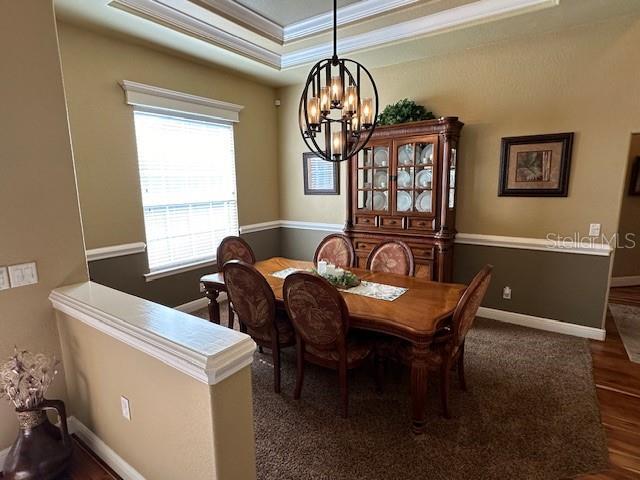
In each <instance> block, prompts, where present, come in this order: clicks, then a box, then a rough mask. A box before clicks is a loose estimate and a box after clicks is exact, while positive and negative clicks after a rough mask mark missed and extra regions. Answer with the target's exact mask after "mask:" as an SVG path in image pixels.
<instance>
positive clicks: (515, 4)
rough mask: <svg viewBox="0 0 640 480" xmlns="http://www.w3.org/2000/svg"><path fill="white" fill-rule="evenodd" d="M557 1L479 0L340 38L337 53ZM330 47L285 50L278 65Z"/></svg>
mask: <svg viewBox="0 0 640 480" xmlns="http://www.w3.org/2000/svg"><path fill="white" fill-rule="evenodd" d="M558 4H559V0H480V1H477V2H474V3H469V4H466V5H462V6H460V7H455V8H451V9H449V10H444V11H441V12H437V13H433V14H431V15H427V16H424V17H420V18H416V19H414V20H408V21H406V22H401V23H396V24H394V25H389V26H388V27H383V28H379V29H376V30H371V31H368V32H365V33H361V34H358V35H352V36H350V37H344V38H341V39H340V42H339V44H338V50H339V52H338V53H340V54H348V53H353V52H356V51H359V50H365V49H369V48H373V47H379V46H382V45H386V44H389V43H393V42H399V41H403V40H411V39H415V38H417V37H420V36H424V35H429V34H435V33H440V32H443V31H446V30H451V29H454V28H460V27H463V26H466V25H471V24H478V23H483V22H488V21H491V20H498V19H500V18H504V17H507V16H512V15H517V14H522V13H526V12H530V11H532V10H537V9H541V8H546V7H554V6H557V5H558ZM332 50H333V44H332V43H331V42H324V43H322V44H319V45H316V46H314V47H309V48H305V49H300V50H297V51H293V52H290V53H286V54H284V55H283V56H282V58H281V67H282V69H285V68H291V67H297V66H300V65H304V64H306V63H311V62H315V61H317V60H319V59H321V58H327V57H330V56H331V52H332Z"/></svg>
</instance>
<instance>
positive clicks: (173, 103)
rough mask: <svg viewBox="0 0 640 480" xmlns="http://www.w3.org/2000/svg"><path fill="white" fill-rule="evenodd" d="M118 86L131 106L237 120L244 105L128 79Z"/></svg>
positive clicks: (230, 120) (229, 120) (231, 120)
mask: <svg viewBox="0 0 640 480" xmlns="http://www.w3.org/2000/svg"><path fill="white" fill-rule="evenodd" d="M120 86H121V87H122V89H123V90H124V92H125V97H126V101H127V103H128V104H129V105H133V106H139V107H146V108H151V109H159V110H164V111H170V112H180V113H187V114H191V115H202V116H205V117H209V118H214V119H217V120H225V121H228V122H239V121H240V118H239V113H240V111H241V110H242V109H243V108H244V106H242V105H236V104H235V103H229V102H223V101H220V100H214V99H211V98H206V97H199V96H197V95H191V94H188V93H182V92H176V91H174V90H167V89H166V88H160V87H155V86H152V85H145V84H143V83H137V82H131V81H129V80H122V82H120Z"/></svg>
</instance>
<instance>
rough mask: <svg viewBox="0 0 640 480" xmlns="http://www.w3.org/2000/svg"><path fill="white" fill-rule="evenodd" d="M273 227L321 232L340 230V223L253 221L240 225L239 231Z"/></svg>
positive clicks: (256, 230)
mask: <svg viewBox="0 0 640 480" xmlns="http://www.w3.org/2000/svg"><path fill="white" fill-rule="evenodd" d="M274 228H294V229H298V230H318V231H322V232H342V230H343V229H344V224H342V223H316V222H300V221H295V220H273V221H271V222H264V223H254V224H251V225H243V226H241V227H240V233H253V232H260V231H262V230H271V229H274Z"/></svg>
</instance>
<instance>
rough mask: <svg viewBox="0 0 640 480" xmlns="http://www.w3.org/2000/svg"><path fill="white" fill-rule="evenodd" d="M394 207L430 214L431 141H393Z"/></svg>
mask: <svg viewBox="0 0 640 480" xmlns="http://www.w3.org/2000/svg"><path fill="white" fill-rule="evenodd" d="M396 148H397V151H396V160H397V171H398V175H397V180H396V211H397V212H400V213H406V212H417V213H423V214H433V212H434V205H435V196H434V194H433V185H434V173H435V172H434V155H435V154H436V151H435V149H436V145H435V143H434V142H410V143H409V142H408V143H402V144H399V145H397V147H396Z"/></svg>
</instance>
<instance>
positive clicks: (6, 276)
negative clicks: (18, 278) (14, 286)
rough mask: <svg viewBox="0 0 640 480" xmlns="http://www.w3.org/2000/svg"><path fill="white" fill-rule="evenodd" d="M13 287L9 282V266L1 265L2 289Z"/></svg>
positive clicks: (0, 281) (0, 286)
mask: <svg viewBox="0 0 640 480" xmlns="http://www.w3.org/2000/svg"><path fill="white" fill-rule="evenodd" d="M8 288H11V284H10V283H9V271H8V270H7V267H0V290H6V289H8Z"/></svg>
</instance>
